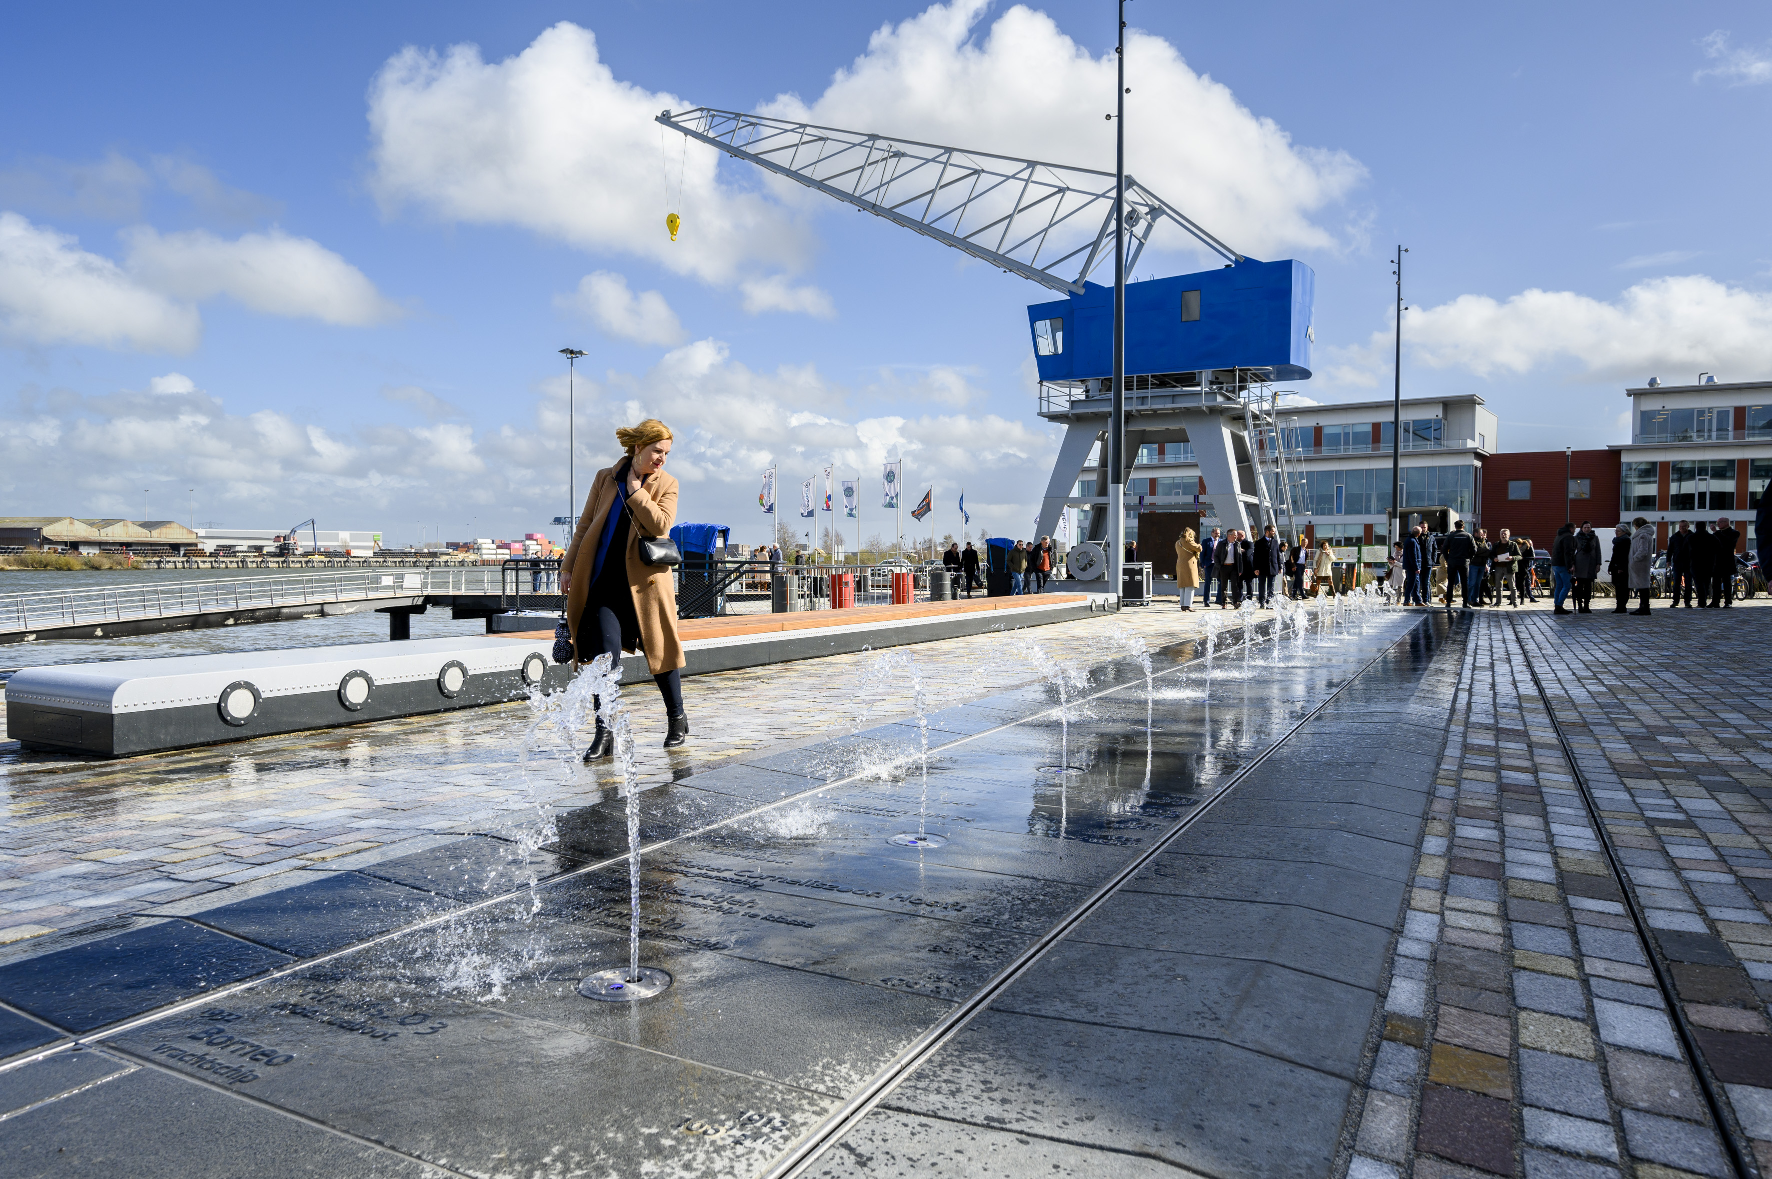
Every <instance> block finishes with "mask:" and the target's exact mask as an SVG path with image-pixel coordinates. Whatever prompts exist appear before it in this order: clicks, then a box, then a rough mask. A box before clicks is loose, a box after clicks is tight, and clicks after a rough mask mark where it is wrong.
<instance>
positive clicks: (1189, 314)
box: [1181, 291, 1200, 323]
mask: <svg viewBox="0 0 1772 1179" xmlns="http://www.w3.org/2000/svg"><path fill="white" fill-rule="evenodd" d="M1198 318H1200V292H1199V291H1183V292H1181V322H1183V323H1192V322H1194V320H1196V319H1198Z"/></svg>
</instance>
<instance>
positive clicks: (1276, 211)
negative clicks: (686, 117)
mask: <svg viewBox="0 0 1772 1179" xmlns="http://www.w3.org/2000/svg"><path fill="white" fill-rule="evenodd" d="M988 7H989V4H988V0H953V2H952V3H948V4H937V5H934V6H932V7H930V8H929V9H928V10H926V11H925V12H923V13H922V14H921V15H918V16H916V17H913V18H911V19H909V20H906V21H903V22H902V23H900V24H898V25H896V26H894V25H886V26H883V27H882V28H881V29H879V30H878V31H877V32H875V33H874V35H873V36H872V38H870V39H869V42H868V48H867V52H866V53H864V54H862V55H861V56H860V57H857V58H856V59H855V61H854V62H853V63H851V64H850V65H849V67H848V68H846V69H843V70H840V71H838V73H837V75H836V76H835V78H833V79H832V81H831V84H830V86H829V87H828V88H827V89H826V90H825V91H824V93H823V94H821V95H819V96H818V97H817V98H816V99H814V100H813V101H811V102H810V103H808V102H804V101H802V100H801V99H800V98H799V96H797V95H792V94H787V95H781V96H779V97H778V98H776V99H775V100H774V101H773V102H772V103H770V104H768V106H767V107H766V108H765V110H766V113H771V114H776V115H781V116H783V117H789V118H799V119H806V120H809V121H812V122H816V123H822V124H825V125H827V126H835V127H847V128H851V129H855V130H869V131H878V132H880V133H882V134H887V135H899V136H903V137H905V138H907V139H919V140H924V141H927V142H931V143H943V144H951V145H953V146H956V147H966V148H972V149H975V150H978V151H989V152H995V153H1000V154H1005V155H1019V156H1024V157H1027V158H1030V159H1038V160H1048V161H1051V162H1053V163H1059V164H1071V165H1075V166H1079V167H1088V168H1099V169H1108V170H1111V169H1112V168H1113V161H1114V126H1113V124H1112V123H1110V122H1107V121H1105V120H1103V118H1102V115H1103V114H1104V113H1106V112H1108V111H1110V110H1112V109H1113V101H1114V92H1115V89H1116V86H1117V82H1116V79H1115V70H1116V64H1115V57H1114V54H1113V53H1112V52H1111V51H1110V52H1107V53H1104V54H1102V55H1101V56H1099V57H1096V56H1092V55H1091V54H1090V53H1089V52H1088V50H1087V49H1085V48H1083V47H1082V46H1080V45H1078V44H1077V43H1076V42H1075V41H1073V40H1072V39H1071V38H1070V37H1069V36H1067V35H1065V33H1064V32H1063V31H1061V30H1060V29H1059V27H1058V25H1057V23H1056V22H1054V21H1053V19H1052V18H1051V17H1049V16H1047V15H1046V14H1045V13H1042V12H1036V11H1034V10H1032V9H1030V8H1027V7H1026V6H1024V5H1019V4H1018V5H1016V6H1015V7H1013V8H1010V9H1009V10H1008V11H1007V12H1005V13H1004V14H1003V15H1002V16H1000V17H999V18H997V20H996V22H995V23H994V24H992V25H991V26H990V28H989V30H988V32H986V33H985V34H984V36H983V37H982V39H980V38H978V37H976V36H975V33H976V31H977V26H978V25H979V23H980V22H981V19H982V18H983V16H984V13H985V11H986V9H987V8H988ZM1126 60H1127V64H1128V68H1129V70H1130V72H1131V75H1132V77H1133V78H1134V79H1135V83H1134V85H1133V87H1132V93H1131V94H1129V95H1127V96H1126V141H1127V142H1126V158H1127V170H1128V171H1129V172H1131V173H1132V174H1133V175H1135V176H1136V177H1137V178H1138V180H1139V181H1140V182H1141V183H1143V184H1145V185H1146V186H1148V187H1149V188H1150V189H1151V190H1152V191H1154V192H1157V193H1158V194H1160V195H1162V196H1163V197H1164V198H1165V199H1167V200H1168V201H1170V202H1171V203H1172V204H1174V205H1175V206H1176V207H1177V208H1179V209H1181V210H1182V211H1184V212H1186V213H1187V214H1188V215H1189V216H1190V217H1192V218H1194V219H1195V220H1196V221H1198V222H1199V223H1200V224H1202V225H1204V226H1205V227H1206V228H1208V229H1209V230H1210V231H1211V232H1213V233H1214V234H1216V235H1217V236H1218V237H1220V238H1221V239H1223V240H1224V241H1226V242H1228V243H1230V244H1231V245H1232V246H1233V247H1234V248H1236V249H1238V250H1240V251H1243V252H1245V253H1249V254H1252V255H1256V256H1265V257H1272V256H1275V255H1278V254H1281V253H1284V252H1286V251H1291V250H1300V249H1333V248H1337V246H1338V241H1337V237H1336V234H1335V233H1334V232H1332V231H1331V230H1329V229H1326V228H1324V227H1323V226H1322V225H1320V224H1319V223H1318V218H1319V215H1320V214H1322V213H1323V212H1324V211H1326V210H1328V209H1329V208H1331V207H1332V206H1334V205H1335V204H1336V203H1337V202H1339V201H1340V200H1342V198H1344V197H1345V196H1347V195H1348V193H1350V192H1351V191H1352V190H1353V189H1354V188H1356V187H1357V186H1358V185H1359V184H1361V183H1362V182H1363V181H1364V180H1365V178H1366V169H1365V167H1364V166H1363V165H1361V164H1360V163H1359V162H1358V161H1357V160H1355V159H1354V158H1353V157H1352V156H1350V155H1348V154H1347V153H1346V152H1343V151H1331V150H1324V149H1321V148H1310V147H1300V146H1298V145H1296V144H1294V143H1293V142H1292V139H1291V137H1290V136H1289V135H1287V133H1286V132H1285V131H1284V130H1283V129H1281V128H1280V127H1279V126H1278V125H1277V124H1276V123H1275V122H1274V121H1273V120H1272V119H1268V118H1265V117H1262V116H1259V115H1256V114H1255V113H1253V112H1252V111H1250V110H1249V108H1248V107H1246V106H1244V105H1243V104H1242V103H1240V102H1239V101H1238V100H1237V98H1236V96H1235V95H1233V94H1232V93H1231V91H1230V89H1229V87H1227V86H1225V85H1224V84H1223V83H1220V82H1215V81H1213V80H1212V79H1211V78H1210V77H1208V76H1206V75H1204V74H1199V73H1195V72H1194V70H1193V69H1192V68H1190V67H1189V66H1188V64H1187V62H1186V61H1185V60H1184V59H1183V57H1182V55H1181V53H1180V52H1179V51H1178V50H1177V49H1176V47H1175V46H1174V45H1171V44H1170V43H1169V42H1168V41H1166V40H1164V39H1162V38H1161V37H1156V36H1152V35H1150V34H1147V33H1141V32H1138V31H1136V30H1128V33H1127V38H1126ZM1226 160H1235V161H1236V166H1235V167H1232V168H1227V167H1225V166H1224V162H1225V161H1226ZM1203 176H1210V177H1211V178H1212V180H1211V183H1209V184H1202V183H1200V178H1201V177H1203ZM1167 229H1168V232H1165V233H1160V234H1158V235H1157V236H1155V237H1153V239H1152V248H1153V249H1160V248H1165V247H1166V246H1180V247H1184V248H1185V247H1186V244H1187V243H1188V242H1191V241H1192V239H1191V238H1185V235H1182V234H1178V233H1174V232H1173V229H1174V227H1172V226H1171V227H1167Z"/></svg>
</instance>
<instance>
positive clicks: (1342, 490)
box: [1335, 483, 1347, 516]
mask: <svg viewBox="0 0 1772 1179" xmlns="http://www.w3.org/2000/svg"><path fill="white" fill-rule="evenodd" d="M1335 514H1336V515H1337V516H1345V515H1347V488H1346V487H1345V486H1343V485H1342V484H1340V483H1337V484H1336V485H1335Z"/></svg>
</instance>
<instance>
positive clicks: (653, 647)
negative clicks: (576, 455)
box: [560, 463, 686, 675]
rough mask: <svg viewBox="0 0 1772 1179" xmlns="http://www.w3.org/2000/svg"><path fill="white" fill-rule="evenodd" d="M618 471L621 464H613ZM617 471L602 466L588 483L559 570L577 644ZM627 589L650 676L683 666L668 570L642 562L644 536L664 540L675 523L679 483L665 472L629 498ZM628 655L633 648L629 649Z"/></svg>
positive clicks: (674, 591)
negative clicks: (568, 575)
mask: <svg viewBox="0 0 1772 1179" xmlns="http://www.w3.org/2000/svg"><path fill="white" fill-rule="evenodd" d="M616 465H617V466H620V465H621V464H619V463H618V464H616ZM615 469H616V468H615V467H604V468H603V469H602V470H601V471H598V472H597V477H596V478H595V479H593V480H591V493H590V494H589V495H587V496H586V497H585V506H584V511H583V512H582V513H581V514H580V515H579V517H578V529H577V531H576V532H574V533H573V535H572V544H571V545H570V546H568V548H567V549H566V557H565V560H564V561H563V562H562V563H561V566H560V567H561V568H562V569H569V570H571V571H572V588H571V589H570V590H569V591H567V594H566V623H567V625H568V626H570V627H571V628H572V642H573V646H574V648H575V649H576V647H577V645H578V616H579V615H580V614H582V613H583V612H584V608H585V599H586V598H587V597H588V596H589V595H590V592H591V569H592V567H593V566H594V565H595V564H596V563H597V539H598V538H599V537H601V536H602V535H603V524H604V522H605V521H606V520H608V519H609V510H610V508H612V507H614V506H615V503H616V499H615V491H616V483H615ZM628 515H629V517H630V521H629V522H630V524H631V525H632V527H630V528H629V529H628V551H627V570H628V589H629V590H630V591H632V593H633V595H634V616H635V617H636V618H637V619H638V620H639V622H640V646H641V649H642V650H644V651H645V652H646V666H647V668H648V669H649V670H650V671H651V672H652V674H653V675H663V674H664V673H665V672H667V671H670V670H671V669H672V668H678V667H682V666H683V664H684V663H685V662H686V660H685V659H684V658H683V644H682V643H681V642H680V641H678V639H677V589H676V584H675V582H674V581H673V580H672V577H671V570H670V567H669V566H668V565H648V564H646V563H645V562H643V561H641V560H640V538H641V537H642V536H668V535H670V531H671V525H672V524H673V523H675V522H676V519H677V481H676V479H674V478H672V477H671V476H670V475H669V474H668V473H666V472H664V471H654V472H653V473H652V474H650V475H648V476H646V478H645V479H644V480H643V481H642V482H641V484H640V490H638V491H636V492H633V493H631V494H630V495H629V496H628ZM629 649H630V650H632V648H629Z"/></svg>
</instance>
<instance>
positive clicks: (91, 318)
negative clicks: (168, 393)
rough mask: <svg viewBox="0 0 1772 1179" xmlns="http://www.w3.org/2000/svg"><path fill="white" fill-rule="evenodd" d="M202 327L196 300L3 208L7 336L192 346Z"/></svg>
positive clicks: (1, 300) (2, 333) (2, 335)
mask: <svg viewBox="0 0 1772 1179" xmlns="http://www.w3.org/2000/svg"><path fill="white" fill-rule="evenodd" d="M202 330H203V325H202V321H201V320H200V319H199V317H198V315H197V312H196V310H195V309H194V308H192V307H188V306H185V305H183V304H181V303H176V302H174V301H173V300H171V299H168V298H167V297H166V296H165V295H164V294H162V293H160V292H159V291H156V290H152V289H150V288H149V287H148V286H146V285H144V284H143V283H142V282H141V281H140V280H139V279H138V278H136V277H135V276H134V275H131V274H129V273H126V272H125V271H124V270H123V269H122V268H120V267H119V266H118V265H117V264H116V263H115V262H113V261H111V260H110V259H109V258H105V257H101V256H100V255H98V254H93V253H89V252H87V251H86V250H82V249H81V248H80V244H79V240H78V239H77V238H75V237H72V236H71V235H68V234H64V233H57V232H56V231H55V230H53V229H49V228H47V227H44V226H38V225H33V224H32V223H31V222H29V221H27V220H25V218H23V217H21V216H19V215H18V214H17V213H0V339H4V340H5V341H6V342H8V343H13V344H25V345H44V344H91V345H97V346H99V347H104V348H133V349H136V350H138V351H142V352H189V351H190V350H191V349H193V348H195V347H196V346H197V342H198V340H199V338H200V337H201V335H202Z"/></svg>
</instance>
